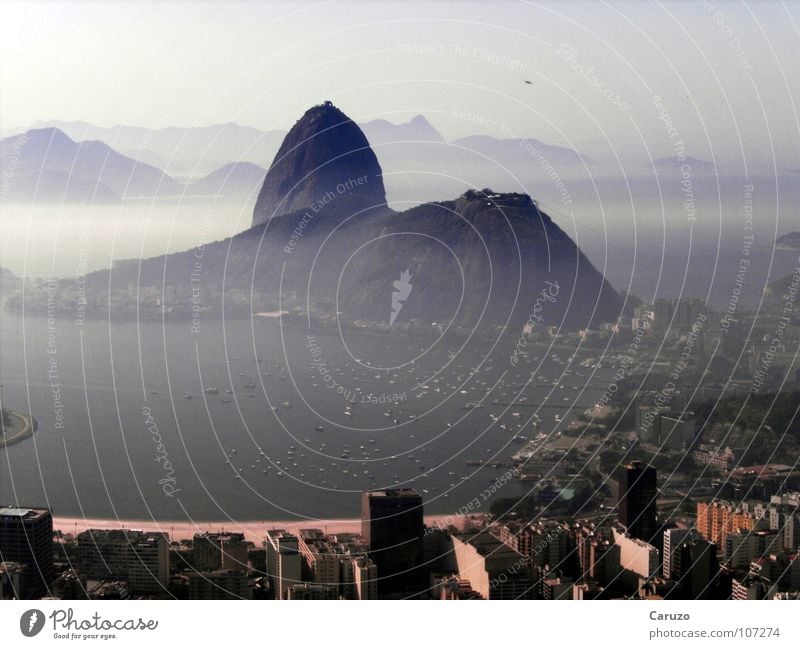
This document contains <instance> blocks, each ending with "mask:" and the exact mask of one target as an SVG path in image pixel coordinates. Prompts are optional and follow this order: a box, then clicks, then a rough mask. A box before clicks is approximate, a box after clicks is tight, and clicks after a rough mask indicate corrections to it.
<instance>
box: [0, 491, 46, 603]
mask: <svg viewBox="0 0 800 649" xmlns="http://www.w3.org/2000/svg"><path fill="white" fill-rule="evenodd" d="M0 561H3V562H5V561H14V562H17V563H22V564H24V565H25V572H24V575H23V579H24V583H25V592H24V594H23V597H24V598H26V599H35V598H38V597H41V596H42V595H44V594H46V593H47V588H48V586H49V584H50V582H51V581H52V579H53V517H52V516H51V515H50V510H49V509H31V508H30V507H2V506H0Z"/></svg>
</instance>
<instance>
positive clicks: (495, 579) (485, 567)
mask: <svg viewBox="0 0 800 649" xmlns="http://www.w3.org/2000/svg"><path fill="white" fill-rule="evenodd" d="M451 538H452V542H453V550H452V557H453V559H454V566H453V568H454V572H455V573H456V574H457V575H458V579H459V580H461V581H468V582H469V583H470V587H471V589H472V590H474V591H475V592H476V593H478V594H480V596H481V598H483V599H535V598H536V596H537V594H538V590H537V589H539V588H541V585H542V584H541V583H535V582H534V580H533V574H532V572H533V571H532V569H531V565H530V561H529V560H528V559H527V557H525V556H524V555H522V554H520V553H519V552H517V551H516V550H514V549H513V548H512V547H510V546H509V545H507V544H506V543H503V542H502V541H501V540H500V538H499V537H498V536H495V535H494V534H493V533H492V532H491V531H490V530H488V529H486V530H481V531H478V532H467V533H464V534H461V535H454V536H452V537H451Z"/></svg>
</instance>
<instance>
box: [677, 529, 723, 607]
mask: <svg viewBox="0 0 800 649" xmlns="http://www.w3.org/2000/svg"><path fill="white" fill-rule="evenodd" d="M680 554H681V560H680V569H679V571H678V573H677V575H676V582H677V590H678V591H679V593H680V596H681V598H682V599H713V598H714V593H715V585H714V582H715V580H716V579H717V574H718V573H719V563H718V562H717V546H716V545H714V544H713V543H709V542H708V541H705V540H703V539H695V540H694V541H691V542H689V543H684V544H682V545H681V546H680Z"/></svg>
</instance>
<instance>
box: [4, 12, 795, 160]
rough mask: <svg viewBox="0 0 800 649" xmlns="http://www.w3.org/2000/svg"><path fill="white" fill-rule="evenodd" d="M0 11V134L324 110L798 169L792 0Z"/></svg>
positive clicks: (248, 121) (282, 119) (448, 129)
mask: <svg viewBox="0 0 800 649" xmlns="http://www.w3.org/2000/svg"><path fill="white" fill-rule="evenodd" d="M0 6H2V9H1V10H0V11H1V13H2V15H0V83H1V84H2V88H1V90H2V94H0V127H2V128H4V129H7V128H12V127H20V126H27V125H29V124H31V123H33V122H35V121H37V120H48V119H64V120H85V121H88V122H92V123H94V124H98V125H101V126H111V125H114V124H118V123H123V124H130V125H140V126H148V127H162V126H170V125H182V126H188V125H207V124H212V123H218V122H229V121H233V122H238V123H240V124H245V125H251V126H255V127H258V128H262V129H275V128H280V129H285V128H288V127H289V126H291V124H292V123H293V122H294V121H295V120H296V119H297V118H298V117H299V116H300V115H301V114H302V112H303V111H304V110H305V109H306V108H307V107H308V106H310V105H312V104H314V103H318V102H320V101H321V100H324V99H331V100H333V101H334V103H336V104H337V105H339V106H340V107H341V108H342V109H343V110H344V111H345V112H347V113H348V114H349V115H351V116H352V117H353V118H354V119H356V120H357V121H366V120H369V119H373V118H377V117H383V118H386V119H389V120H391V121H396V122H399V121H405V120H406V119H408V118H410V117H412V116H414V115H415V114H417V113H423V114H425V115H426V116H427V117H428V118H429V119H430V121H431V122H432V123H433V124H434V125H435V126H436V127H437V128H439V130H440V131H441V132H442V133H443V134H444V135H445V137H446V138H448V139H452V138H455V137H459V136H463V135H467V134H472V133H481V132H482V133H489V134H493V135H497V136H513V135H517V136H522V135H524V136H532V137H537V138H539V139H542V140H545V141H547V142H550V143H555V144H561V145H567V146H574V147H577V148H580V149H582V150H584V151H586V152H588V153H589V154H594V155H600V156H606V157H608V156H609V155H612V156H613V155H615V154H616V153H619V154H620V155H629V154H631V153H632V152H633V153H635V154H636V155H639V156H641V155H642V154H643V153H645V152H647V153H651V154H652V155H654V156H660V155H669V154H671V153H673V151H674V147H675V143H676V142H678V141H681V140H682V141H683V142H684V143H685V144H686V148H687V152H688V153H690V154H691V155H696V156H698V157H702V158H706V159H710V158H712V157H713V158H715V159H717V160H718V161H727V162H728V164H731V161H733V164H736V161H737V160H739V161H741V160H742V159H744V160H746V162H747V164H748V165H755V166H758V165H761V166H762V167H763V166H765V165H768V164H769V163H770V162H771V161H772V159H773V149H774V153H775V158H776V160H777V165H778V168H779V169H785V168H798V167H800V159H798V158H800V155H798V151H800V136H798V132H799V131H800V121H799V120H798V115H799V114H800V109H799V108H798V105H797V104H798V101H797V100H798V99H799V98H800V81H798V74H797V69H798V63H800V7H798V4H797V3H792V2H786V3H782V2H769V3H764V4H744V3H736V4H731V3H721V2H719V3H710V2H690V3H673V2H666V3H643V2H642V3H638V2H629V3H621V4H619V3H614V4H606V3H599V2H591V3H578V2H568V3H567V2H544V3H528V2H507V3H506V2H480V3H470V2H447V3H433V2H374V3H366V2H354V1H351V2H319V3H313V2H295V3H257V2H249V3H239V4H233V3H216V2H169V3H168V2H150V3H147V2H144V3H143V2H138V3H109V2H104V3H95V2H81V3H61V2H44V3H40V4H35V3H30V2H26V3H20V4H17V3H9V2H3V3H2V4H0ZM526 81H528V82H530V83H526ZM656 96H660V97H661V98H662V100H663V102H662V103H661V104H660V105H659V104H657V102H655V101H654V97H656ZM659 116H660V117H661V119H659ZM667 118H669V119H671V121H672V122H673V126H674V130H673V131H672V132H670V131H669V130H668V129H667V128H666V126H665V124H664V122H663V121H662V120H665V119H667ZM743 151H744V155H743Z"/></svg>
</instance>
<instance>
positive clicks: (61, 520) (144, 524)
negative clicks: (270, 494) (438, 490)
mask: <svg viewBox="0 0 800 649" xmlns="http://www.w3.org/2000/svg"><path fill="white" fill-rule="evenodd" d="M466 518H467V516H465V515H463V514H434V515H430V516H424V517H423V520H424V521H425V524H426V525H430V526H444V525H450V524H456V523H457V522H461V521H465V520H466ZM306 528H318V529H321V530H322V531H323V532H325V533H326V534H342V533H344V532H356V533H359V534H360V533H361V519H360V518H330V519H315V520H297V519H295V520H283V521H268V520H264V521H230V520H228V521H191V520H190V521H158V520H147V519H145V520H135V519H116V518H83V517H79V516H54V517H53V530H54V531H56V530H57V531H59V532H61V533H62V534H76V533H79V532H84V531H86V530H89V529H105V530H110V529H117V530H118V529H126V530H142V531H145V532H165V533H166V534H167V535H169V540H170V541H180V540H183V539H191V538H192V537H193V536H194V535H195V534H197V533H204V532H220V531H225V532H239V533H242V534H244V537H245V540H247V541H252V542H253V543H254V544H255V545H256V547H259V546H260V545H261V543H262V541H263V540H264V533H265V532H266V531H267V530H271V529H282V530H286V531H287V532H290V533H293V534H294V533H297V532H298V531H299V530H301V529H306Z"/></svg>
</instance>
